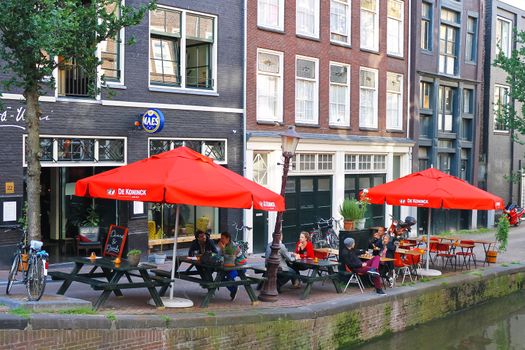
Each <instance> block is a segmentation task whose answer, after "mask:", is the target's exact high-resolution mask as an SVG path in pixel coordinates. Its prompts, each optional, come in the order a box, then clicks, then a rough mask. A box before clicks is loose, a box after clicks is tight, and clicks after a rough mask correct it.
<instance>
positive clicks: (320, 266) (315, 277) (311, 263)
mask: <svg viewBox="0 0 525 350" xmlns="http://www.w3.org/2000/svg"><path fill="white" fill-rule="evenodd" d="M293 265H295V266H297V267H298V268H299V269H308V270H309V273H308V275H301V274H299V275H298V278H299V279H300V280H301V282H303V283H306V287H305V288H304V291H303V294H302V295H301V299H303V300H304V299H306V298H308V296H309V295H310V291H311V290H312V286H313V284H314V283H315V282H324V281H332V283H333V284H334V287H335V290H336V292H337V293H341V292H342V290H341V286H340V285H339V274H338V273H337V271H335V267H336V266H338V265H339V263H338V262H336V261H331V260H317V261H316V260H315V259H298V260H295V261H294V262H293Z"/></svg>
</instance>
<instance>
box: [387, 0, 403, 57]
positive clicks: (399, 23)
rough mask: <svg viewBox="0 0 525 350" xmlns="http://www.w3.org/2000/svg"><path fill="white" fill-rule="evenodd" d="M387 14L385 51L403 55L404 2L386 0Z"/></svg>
mask: <svg viewBox="0 0 525 350" xmlns="http://www.w3.org/2000/svg"><path fill="white" fill-rule="evenodd" d="M387 15H388V19H387V45H386V50H387V53H388V54H390V55H395V56H403V41H404V37H403V35H404V34H403V33H404V30H403V29H404V28H403V26H404V20H403V19H404V2H403V1H399V0H388V11H387Z"/></svg>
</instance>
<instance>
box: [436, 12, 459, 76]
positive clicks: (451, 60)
mask: <svg viewBox="0 0 525 350" xmlns="http://www.w3.org/2000/svg"><path fill="white" fill-rule="evenodd" d="M459 18H460V16H459V13H458V12H455V11H452V10H447V9H441V26H440V31H439V72H440V73H445V74H450V75H455V74H457V61H458V51H459V38H458V34H459Z"/></svg>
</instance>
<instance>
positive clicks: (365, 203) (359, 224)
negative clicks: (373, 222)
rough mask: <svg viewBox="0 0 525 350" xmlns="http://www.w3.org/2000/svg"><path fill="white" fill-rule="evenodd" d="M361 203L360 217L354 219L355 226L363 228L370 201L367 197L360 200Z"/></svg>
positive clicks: (359, 228)
mask: <svg viewBox="0 0 525 350" xmlns="http://www.w3.org/2000/svg"><path fill="white" fill-rule="evenodd" d="M358 204H359V219H356V220H355V221H354V226H355V228H356V229H358V230H363V229H364V228H365V222H366V217H365V216H366V211H367V209H368V201H367V200H366V198H365V199H362V200H360V201H358Z"/></svg>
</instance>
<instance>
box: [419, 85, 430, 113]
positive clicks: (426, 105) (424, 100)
mask: <svg viewBox="0 0 525 350" xmlns="http://www.w3.org/2000/svg"><path fill="white" fill-rule="evenodd" d="M420 90H421V91H420V95H421V101H420V104H421V109H431V108H432V83H429V82H426V81H422V82H421V84H420Z"/></svg>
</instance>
